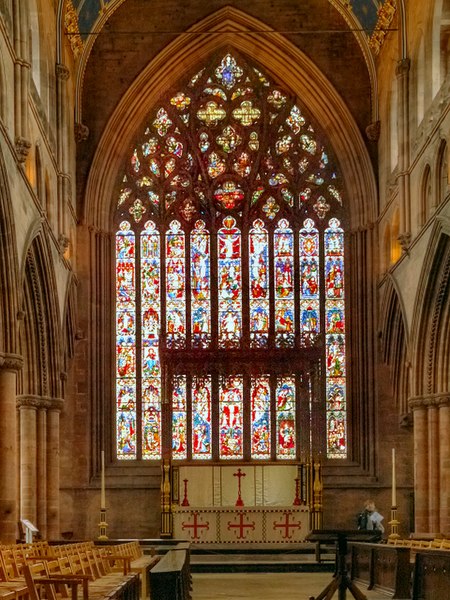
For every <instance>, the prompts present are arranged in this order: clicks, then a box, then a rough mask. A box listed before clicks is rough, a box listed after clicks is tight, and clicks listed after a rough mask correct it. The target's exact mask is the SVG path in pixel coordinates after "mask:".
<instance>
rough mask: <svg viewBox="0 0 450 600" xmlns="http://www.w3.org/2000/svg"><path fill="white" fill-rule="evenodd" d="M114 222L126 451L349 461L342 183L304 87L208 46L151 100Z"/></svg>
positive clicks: (121, 438)
mask: <svg viewBox="0 0 450 600" xmlns="http://www.w3.org/2000/svg"><path fill="white" fill-rule="evenodd" d="M115 224H116V233H115V284H116V285H115V290H116V292H115V333H116V350H115V355H116V361H115V402H116V408H115V415H116V454H117V458H118V459H119V460H138V459H139V460H140V459H143V460H159V459H160V458H161V457H162V456H163V454H164V456H167V455H168V454H169V453H171V457H172V459H173V460H175V461H176V460H180V461H225V460H226V461H233V460H234V461H243V460H244V461H286V460H287V461H289V460H292V461H295V460H298V459H299V458H301V457H302V456H305V455H306V454H307V453H308V452H311V449H312V447H313V446H314V448H315V449H316V450H319V451H322V452H323V453H324V454H326V456H327V457H328V458H333V459H342V458H346V457H347V453H348V435H347V383H346V329H345V293H344V291H345V265H346V262H345V261H346V258H345V256H346V252H345V234H344V227H345V210H344V206H343V188H342V181H341V177H340V175H339V171H338V166H337V163H336V161H335V160H334V159H333V158H332V156H331V151H330V148H328V147H327V142H326V137H325V132H323V131H321V130H320V128H319V127H318V126H317V125H316V124H315V123H314V122H313V120H312V119H311V118H310V117H309V116H308V114H307V112H306V110H305V109H304V108H302V106H301V99H297V98H295V97H294V96H293V94H292V93H290V92H288V91H286V90H285V89H284V88H283V87H282V86H280V85H278V84H277V83H274V82H273V81H272V80H271V78H269V76H267V75H266V74H264V73H263V72H262V69H260V68H259V67H258V66H256V65H253V64H251V63H250V61H248V60H246V59H244V58H243V57H242V56H240V55H238V54H237V53H235V52H233V53H224V54H223V55H220V56H215V57H213V58H211V59H210V60H209V61H208V63H207V64H206V65H205V66H204V68H202V69H201V70H199V71H198V72H197V73H194V74H193V75H192V76H191V77H190V78H187V79H186V81H185V82H182V83H181V84H180V85H179V87H178V88H176V89H175V90H172V91H170V92H168V93H167V97H166V99H165V101H163V102H161V103H160V105H158V106H157V107H155V108H154V109H153V110H152V111H150V114H149V117H148V119H147V121H146V123H145V124H144V125H143V127H142V133H141V135H140V137H138V138H137V139H136V142H135V145H134V146H133V148H132V150H131V151H130V154H129V158H128V160H127V163H126V166H125V168H124V173H123V177H122V185H121V187H120V189H119V190H118V199H117V210H116V217H115Z"/></svg>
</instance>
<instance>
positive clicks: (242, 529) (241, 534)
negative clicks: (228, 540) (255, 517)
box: [228, 512, 255, 540]
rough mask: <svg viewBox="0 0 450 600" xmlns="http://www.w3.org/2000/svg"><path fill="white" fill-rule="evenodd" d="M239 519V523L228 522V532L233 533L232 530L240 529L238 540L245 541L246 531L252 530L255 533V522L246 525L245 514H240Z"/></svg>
mask: <svg viewBox="0 0 450 600" xmlns="http://www.w3.org/2000/svg"><path fill="white" fill-rule="evenodd" d="M238 519H239V523H232V522H231V521H228V531H231V530H232V529H236V530H238V529H239V534H238V536H237V537H238V540H243V539H245V530H246V529H251V530H252V531H255V522H254V521H252V522H251V523H244V519H245V514H244V513H242V512H240V513H239V514H238Z"/></svg>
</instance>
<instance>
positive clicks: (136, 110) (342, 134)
mask: <svg viewBox="0 0 450 600" xmlns="http://www.w3.org/2000/svg"><path fill="white" fill-rule="evenodd" d="M262 29H267V27H265V28H263V27H262V25H261V23H260V22H259V21H258V20H256V19H254V18H251V17H248V16H247V15H245V14H244V13H242V12H241V11H238V10H236V9H232V8H229V7H227V8H225V9H221V10H219V11H217V12H216V13H214V14H213V15H211V16H209V17H208V18H207V19H205V20H203V21H202V22H201V23H200V24H197V25H196V26H194V27H193V28H192V29H191V30H190V32H192V33H193V35H192V37H187V36H185V35H184V36H180V37H179V38H177V39H176V40H175V41H174V42H172V43H171V44H169V45H168V46H167V47H166V48H165V49H164V50H163V51H162V52H161V53H160V54H159V55H158V57H157V58H156V59H155V60H153V61H152V62H151V63H150V64H149V65H148V66H147V68H146V69H144V71H143V72H142V73H141V74H140V75H139V77H138V78H137V79H136V80H135V82H134V84H133V85H132V86H131V87H130V89H129V90H128V91H127V92H126V93H125V95H124V96H123V98H122V100H121V102H120V103H119V105H118V107H117V109H116V111H115V113H114V114H113V115H112V117H111V119H110V120H109V123H108V125H107V127H106V128H105V132H104V134H103V136H102V138H101V140H100V142H99V144H98V147H97V151H96V154H95V156H94V160H93V163H92V167H91V170H90V175H89V179H88V183H87V189H86V203H85V209H84V218H85V220H86V222H87V223H89V224H90V225H93V226H94V227H96V228H98V229H100V230H109V229H110V227H111V218H112V214H111V213H112V207H111V204H112V203H111V198H112V196H113V190H114V187H115V185H116V183H117V174H118V172H119V171H120V169H121V167H122V164H123V160H124V158H125V156H124V154H123V153H122V152H121V151H120V148H122V149H123V151H126V152H128V146H129V144H130V143H131V139H132V136H133V135H134V134H135V132H136V131H137V130H138V127H139V126H140V125H141V123H142V122H143V120H144V118H145V116H146V115H147V113H148V112H149V111H150V109H151V107H152V106H153V105H154V104H155V103H156V102H157V101H158V99H159V98H160V96H161V94H162V93H163V92H164V90H166V89H168V88H169V87H171V86H172V85H173V84H174V83H175V82H176V81H178V80H179V79H181V78H182V77H183V76H184V75H185V73H186V71H187V70H190V69H193V68H194V67H195V66H196V65H197V64H198V63H199V62H201V61H202V60H204V58H205V56H208V55H209V54H211V53H213V52H215V51H218V50H219V49H221V48H235V49H236V50H238V51H239V52H240V53H242V54H243V55H246V56H248V57H249V58H250V59H252V60H254V61H256V62H257V63H259V64H261V65H262V66H263V67H264V69H265V70H267V71H268V72H269V73H271V74H273V78H274V79H275V80H278V81H282V82H284V85H286V86H288V88H289V89H290V90H292V91H293V92H294V93H295V94H297V96H298V97H299V98H300V99H301V101H300V103H301V104H302V105H303V106H305V107H306V109H307V110H308V111H309V112H310V113H311V114H312V115H313V117H314V118H315V119H316V121H317V122H320V123H321V124H322V127H323V129H324V130H325V132H326V133H327V135H328V139H329V141H330V144H331V146H332V147H333V151H334V154H335V156H336V157H337V159H338V161H339V163H340V167H341V171H342V173H343V178H344V180H345V182H346V186H347V192H348V193H347V195H348V197H349V198H350V199H351V201H352V204H353V205H352V210H351V214H352V218H353V220H354V223H352V225H354V226H355V227H357V226H359V225H361V224H363V225H364V224H367V223H368V222H370V221H372V220H373V219H374V215H375V206H376V202H375V198H376V187H375V180H374V175H373V170H372V166H371V163H370V159H369V156H368V152H367V149H366V146H365V144H364V141H363V139H362V136H361V134H360V132H359V130H358V128H357V126H356V123H355V121H354V119H353V117H352V116H351V115H350V112H349V111H348V109H347V107H346V106H345V104H344V102H343V101H342V99H341V98H340V97H339V95H338V94H337V92H336V90H335V89H334V88H333V87H332V85H331V84H330V82H329V81H328V80H326V79H325V77H324V76H323V74H322V73H321V72H320V71H319V70H318V68H317V67H316V66H315V65H314V64H313V63H312V62H311V61H310V60H309V59H308V58H307V57H306V56H305V55H304V54H303V53H302V52H301V51H299V50H298V49H297V48H295V47H294V46H293V45H292V44H291V43H290V42H288V41H287V40H286V39H284V38H282V37H281V36H280V35H279V34H276V33H275V32H267V33H264V34H261V30H262ZM203 30H205V31H208V32H209V33H211V32H214V33H216V35H205V36H202V35H199V34H200V33H201V32H202V31H203ZM236 31H243V32H244V31H245V32H246V33H247V35H245V36H244V35H243V36H238V35H235V32H236ZM253 31H254V32H256V31H259V33H258V34H256V33H255V35H254V36H252V35H251V33H252V32H253Z"/></svg>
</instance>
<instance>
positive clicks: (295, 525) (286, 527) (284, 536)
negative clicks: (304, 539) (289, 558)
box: [273, 512, 302, 539]
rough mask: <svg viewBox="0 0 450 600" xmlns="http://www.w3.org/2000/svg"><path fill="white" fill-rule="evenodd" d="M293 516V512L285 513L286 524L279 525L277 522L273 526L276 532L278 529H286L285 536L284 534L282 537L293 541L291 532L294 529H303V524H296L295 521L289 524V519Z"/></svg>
mask: <svg viewBox="0 0 450 600" xmlns="http://www.w3.org/2000/svg"><path fill="white" fill-rule="evenodd" d="M291 516H292V513H291V512H285V513H284V523H283V522H281V523H277V522H275V523H274V524H273V528H274V530H275V531H276V530H277V529H283V528H284V535H283V534H282V535H281V537H283V538H284V539H291V535H290V532H289V530H290V529H291V528H292V529H301V528H302V524H301V523H296V522H295V521H294V522H292V523H290V522H289V518H290V517H291Z"/></svg>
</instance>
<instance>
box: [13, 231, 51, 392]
mask: <svg viewBox="0 0 450 600" xmlns="http://www.w3.org/2000/svg"><path fill="white" fill-rule="evenodd" d="M55 290H56V284H55V280H54V275H53V262H52V260H51V255H50V251H49V248H48V244H47V242H46V239H45V235H44V232H43V231H42V230H39V231H38V232H37V234H36V235H35V236H34V237H33V239H32V242H31V243H30V245H29V248H28V251H27V253H26V255H25V259H24V265H23V291H22V309H23V313H24V319H23V322H22V324H21V329H20V343H21V349H22V352H23V356H24V359H25V364H24V370H23V373H22V378H21V385H20V388H21V389H20V393H21V394H32V395H35V396H39V397H48V398H59V397H60V396H61V394H60V389H61V381H60V374H61V363H60V361H61V353H60V340H61V335H60V318H59V309H58V303H57V301H56V297H55Z"/></svg>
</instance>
